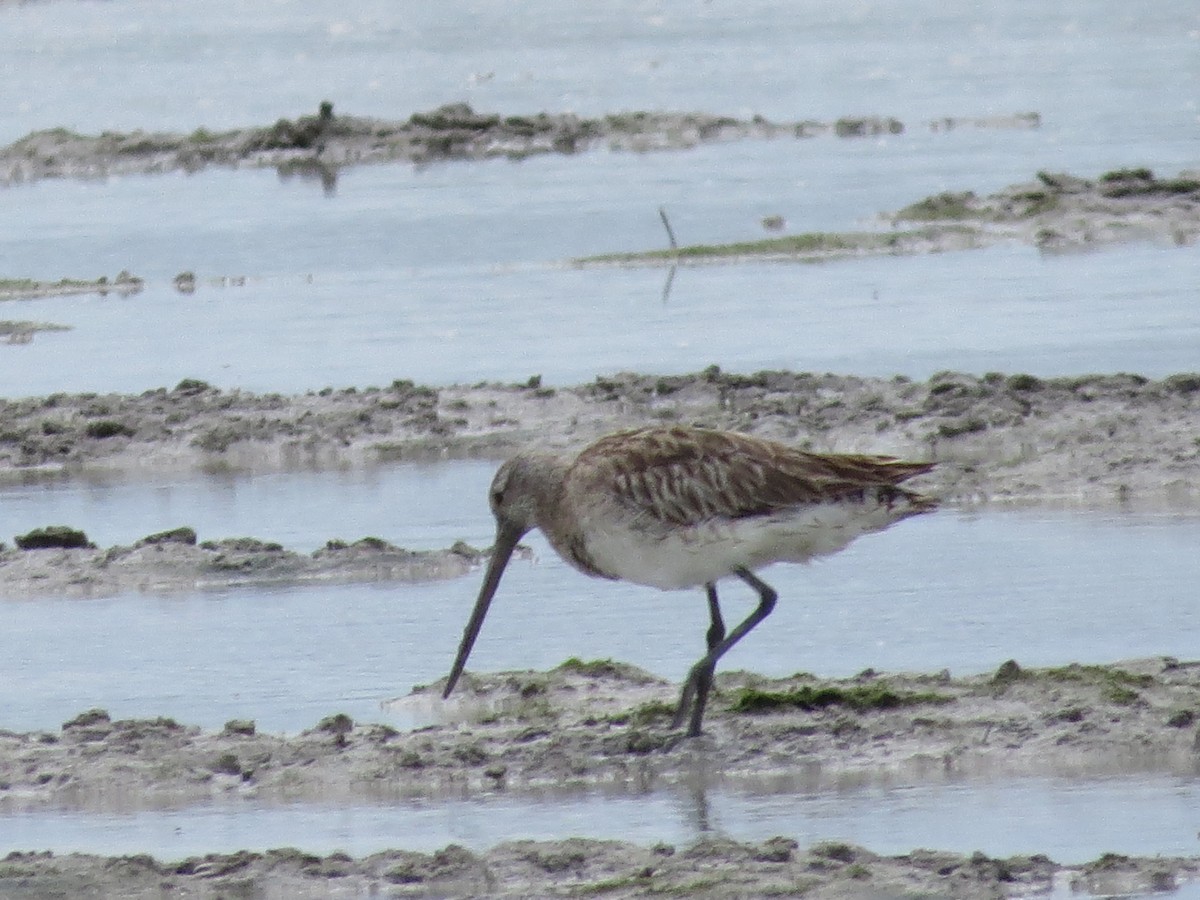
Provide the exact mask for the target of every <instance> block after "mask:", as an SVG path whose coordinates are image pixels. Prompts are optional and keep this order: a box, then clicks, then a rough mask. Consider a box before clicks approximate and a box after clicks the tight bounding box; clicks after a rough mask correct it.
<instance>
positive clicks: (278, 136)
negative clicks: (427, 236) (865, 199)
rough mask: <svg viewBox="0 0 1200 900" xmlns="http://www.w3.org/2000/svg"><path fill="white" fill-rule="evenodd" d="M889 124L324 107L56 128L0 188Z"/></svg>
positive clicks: (1028, 124)
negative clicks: (237, 123) (246, 124)
mask: <svg viewBox="0 0 1200 900" xmlns="http://www.w3.org/2000/svg"><path fill="white" fill-rule="evenodd" d="M1040 124H1041V119H1040V116H1038V114H1037V113H1018V114H1014V115H1010V116H993V117H984V118H971V117H945V118H941V119H937V120H934V121H932V122H926V123H922V125H921V126H919V127H924V128H926V129H930V130H933V131H940V132H944V131H950V130H953V129H954V128H1006V129H1011V128H1019V129H1027V128H1037V127H1038V126H1039V125H1040ZM904 131H905V125H904V123H903V122H901V121H899V120H898V119H895V118H892V117H888V116H847V117H843V118H841V119H838V120H836V121H832V122H819V121H814V120H803V121H793V122H771V121H768V120H767V119H765V118H763V117H762V116H754V117H752V118H750V119H740V118H737V117H734V116H724V115H717V114H711V113H672V112H646V111H638V112H623V113H613V114H609V115H606V116H602V117H599V118H586V117H581V116H577V115H574V114H571V113H546V112H542V113H536V114H533V115H499V114H496V113H490V112H487V113H485V112H476V111H475V110H474V109H472V108H471V107H470V106H468V105H467V104H465V103H451V104H447V105H444V106H440V107H438V108H436V109H433V110H429V111H427V112H417V113H413V114H412V115H411V116H410V117H409V118H407V119H401V120H387V119H375V118H365V117H361V116H347V115H342V114H339V113H335V112H334V108H333V104H332V103H330V102H324V103H322V104H321V105H320V107H319V109H318V110H317V113H316V114H315V115H306V116H300V117H298V118H296V119H280V120H278V121H277V122H276V123H275V124H273V125H268V126H260V127H252V128H242V129H235V130H232V131H224V132H213V131H209V130H208V129H205V128H197V129H196V130H195V131H193V132H192V133H191V134H175V133H163V132H144V131H134V132H130V133H116V132H105V133H104V134H101V135H98V136H89V135H81V134H77V133H75V132H73V131H71V130H70V129H67V128H53V129H48V130H45V131H37V132H33V133H32V134H29V135H26V136H25V137H23V138H21V139H20V140H18V141H15V142H14V143H12V144H10V145H8V146H7V147H3V148H0V185H4V184H19V183H27V182H32V181H37V180H40V179H43V178H105V177H109V176H117V175H134V174H158V173H163V172H172V171H187V172H195V171H199V170H201V169H204V168H207V167H209V166H221V167H227V168H229V167H232V168H275V169H278V170H279V172H280V174H281V175H286V176H291V175H299V176H302V177H305V176H306V177H312V178H315V179H318V180H320V181H321V182H322V183H323V184H325V185H326V187H327V188H331V187H332V186H333V185H335V184H336V180H337V173H338V171H339V170H341V169H343V168H346V167H348V166H357V165H365V164H371V163H381V162H408V163H415V164H427V163H435V162H444V161H450V160H474V159H490V158H506V159H522V158H525V157H528V156H534V155H539V154H545V153H565V154H572V153H581V152H585V151H587V150H591V149H595V148H599V147H604V148H607V149H609V150H621V151H634V152H649V151H656V150H681V149H687V148H690V147H695V146H698V145H700V144H704V143H711V142H717V141H735V140H749V139H757V140H764V139H770V138H784V137H791V138H798V139H802V138H811V137H818V136H823V135H834V136H837V137H841V138H862V137H871V136H874V135H880V134H902V133H903V132H904Z"/></svg>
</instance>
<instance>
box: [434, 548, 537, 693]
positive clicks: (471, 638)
mask: <svg viewBox="0 0 1200 900" xmlns="http://www.w3.org/2000/svg"><path fill="white" fill-rule="evenodd" d="M520 539H521V533H520V532H518V531H516V530H513V529H508V528H505V527H504V526H503V525H499V526H497V528H496V543H495V544H494V545H493V546H492V558H491V560H489V561H488V567H487V573H486V574H485V575H484V576H483V586H482V587H481V588H480V589H479V599H478V600H476V601H475V609H474V610H473V611H472V612H471V618H470V619H469V620H468V621H467V627H466V628H464V629H463V636H462V643H460V644H459V645H458V656H457V657H455V659H454V667H453V668H452V669H451V670H450V677H449V678H447V679H446V689H445V690H444V691H442V698H443V699H445V698H446V697H449V696H450V692H451V691H452V690H454V685H455V684H456V683H457V682H458V676H459V675H461V674H462V671H463V667H464V666H465V665H466V664H467V657H468V656H470V655H471V647H472V646H474V644H475V638H477V637H478V636H479V629H480V627H481V626H482V625H483V618H484V616H486V615H487V611H488V606H489V605H490V604H491V602H492V597H493V596H494V595H495V593H496V588H497V587H499V586H500V576H501V575H503V574H504V567H505V566H507V565H508V559H509V557H510V556H512V552H513V549H514V548H515V547H516V546H517V541H519V540H520Z"/></svg>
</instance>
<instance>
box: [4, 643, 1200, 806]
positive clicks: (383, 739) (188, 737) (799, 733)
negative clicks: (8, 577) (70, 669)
mask: <svg viewBox="0 0 1200 900" xmlns="http://www.w3.org/2000/svg"><path fill="white" fill-rule="evenodd" d="M443 686H444V682H443V681H441V680H439V682H435V683H434V684H431V685H418V686H416V687H414V688H413V689H412V691H411V692H410V693H409V694H408V695H406V696H404V697H399V698H397V699H395V700H393V701H390V702H389V703H388V704H386V706H387V707H388V708H389V709H391V710H393V711H394V712H406V713H409V714H412V715H414V716H415V717H417V718H418V719H419V720H424V721H428V722H431V723H432V724H428V725H426V726H424V727H421V728H417V729H414V730H411V731H398V730H397V729H395V728H392V727H390V726H388V725H384V724H370V723H365V724H364V723H356V722H354V721H352V720H351V719H350V718H349V717H348V716H346V715H344V714H340V713H336V712H334V713H332V714H331V715H329V716H327V717H326V718H324V719H322V720H321V721H320V722H317V723H314V725H313V727H312V728H310V729H308V730H305V731H302V732H300V733H299V734H265V733H261V732H258V731H257V729H256V728H255V725H254V723H253V722H252V721H242V720H235V721H231V722H228V723H226V725H225V727H224V729H223V730H221V731H214V732H205V731H202V730H201V729H199V728H196V727H193V726H187V725H183V724H180V723H178V722H176V721H174V720H173V719H169V718H158V719H129V720H113V719H111V718H110V716H109V715H108V713H107V712H105V711H104V710H87V711H84V712H81V713H80V714H79V715H78V716H77V717H76V718H74V719H72V720H71V721H69V722H66V723H64V724H63V726H62V728H61V729H60V730H58V731H35V732H27V733H13V732H7V731H0V786H2V789H0V810H3V811H5V812H21V811H28V810H35V809H82V810H88V811H95V812H102V811H105V810H110V809H112V808H113V807H114V805H117V806H121V807H122V808H128V807H130V805H131V804H133V805H134V807H136V808H143V809H169V808H182V807H186V806H189V805H193V804H197V803H209V802H212V801H214V800H217V799H220V798H222V797H225V798H240V799H245V800H253V801H255V802H261V803H283V802H297V801H313V802H316V801H318V800H320V799H321V798H323V797H328V796H330V794H331V793H332V794H336V795H338V796H341V797H343V798H345V799H347V800H349V799H357V800H360V801H364V802H379V801H389V800H390V801H393V802H394V801H398V800H403V799H419V798H425V799H436V798H438V797H443V796H455V797H460V798H466V797H472V796H481V797H482V796H494V795H497V794H510V795H517V794H530V795H537V794H538V793H539V792H542V791H545V790H560V791H561V790H588V789H593V788H604V789H607V790H616V791H620V790H628V791H631V792H638V791H646V790H652V789H656V788H662V787H671V786H678V785H686V786H689V787H696V786H699V787H702V788H705V789H713V788H722V787H723V788H735V789H736V788H739V787H740V788H751V787H756V786H757V787H761V786H763V785H767V784H787V783H794V784H798V785H799V784H803V785H805V786H806V788H809V789H819V788H822V787H823V788H831V787H837V786H845V785H847V784H855V783H870V781H871V780H872V779H881V778H888V779H900V780H905V779H912V780H918V781H930V780H933V781H940V780H955V779H962V778H969V777H989V778H992V777H1008V776H1024V775H1039V776H1040V775H1056V776H1076V777H1078V776H1100V775H1107V774H1112V773H1114V772H1126V773H1132V772H1146V773H1150V772H1159V773H1172V774H1180V775H1195V774H1196V773H1197V771H1198V767H1200V761H1198V760H1197V756H1196V751H1197V747H1198V745H1200V727H1198V726H1200V708H1198V707H1197V705H1196V697H1197V691H1198V690H1200V663H1196V662H1188V661H1180V660H1178V659H1174V658H1170V657H1156V658H1151V659H1141V660H1130V661H1126V662H1122V663H1111V664H1105V665H1084V664H1073V665H1069V666H1060V667H1055V668H1048V669H1025V668H1022V667H1021V666H1020V665H1019V664H1018V663H1017V662H1016V661H1010V662H1008V663H1005V664H1004V665H1003V666H1001V667H1000V668H999V669H998V670H997V671H996V672H994V673H990V674H984V675H972V676H966V677H960V678H955V677H951V676H950V675H949V674H948V673H945V672H939V673H930V674H887V673H878V672H875V671H872V670H868V671H865V672H863V673H860V674H859V675H857V676H855V677H852V678H841V679H824V678H817V677H815V676H812V675H807V674H797V675H793V676H790V677H787V678H778V679H769V678H765V677H763V676H760V675H756V674H753V673H750V672H742V671H735V672H728V673H718V681H717V686H716V693H715V694H714V696H713V700H712V702H711V709H710V710H709V714H708V718H706V721H705V734H704V735H703V736H702V737H700V738H695V739H689V738H685V737H684V736H683V732H682V730H673V729H672V728H671V716H672V713H673V712H674V704H675V702H676V700H677V692H678V685H676V684H672V683H670V682H668V681H666V680H664V679H661V678H658V677H657V676H654V675H651V674H649V673H647V672H645V671H643V670H641V669H638V668H636V667H634V666H631V665H628V664H626V663H621V662H616V661H610V660H596V661H588V662H583V661H580V660H576V659H571V660H567V661H566V662H565V663H563V664H562V665H560V666H558V667H557V668H555V669H551V670H549V671H546V672H536V671H517V672H493V673H474V672H472V673H469V674H468V675H467V676H464V680H463V683H462V689H461V690H460V691H458V692H456V694H455V695H453V696H452V697H451V699H450V700H447V701H443V700H442V699H441V693H440V689H441V687H443Z"/></svg>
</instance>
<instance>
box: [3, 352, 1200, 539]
mask: <svg viewBox="0 0 1200 900" xmlns="http://www.w3.org/2000/svg"><path fill="white" fill-rule="evenodd" d="M671 422H681V423H688V424H694V425H700V426H705V427H713V428H727V429H735V430H740V431H745V432H749V433H753V434H757V435H761V436H764V437H768V438H774V439H778V440H782V441H784V442H787V443H790V444H794V445H796V446H800V447H803V448H805V449H811V450H816V451H829V452H875V453H887V454H892V455H897V456H903V457H911V458H914V459H933V460H935V461H937V462H938V467H937V469H936V470H935V471H934V472H933V473H932V474H931V475H929V476H924V477H923V480H922V484H921V489H922V490H928V491H931V492H933V493H936V494H937V495H938V496H939V497H941V498H942V499H943V500H945V501H947V502H950V503H958V504H971V503H989V502H1064V503H1075V504H1080V505H1084V506H1093V507H1106V506H1110V505H1112V504H1114V503H1137V502H1142V503H1147V504H1150V503H1156V504H1163V503H1169V504H1177V505H1182V506H1190V505H1193V504H1194V503H1195V502H1197V500H1200V494H1197V487H1198V485H1200V480H1198V476H1200V444H1198V443H1197V440H1196V435H1197V433H1200V374H1193V373H1180V374H1177V375H1172V376H1169V377H1166V378H1162V379H1149V378H1144V377H1142V376H1139V375H1135V374H1114V375H1089V376H1080V377H1067V378H1046V379H1042V378H1038V377H1036V376H1033V375H1029V374H1024V373H1013V374H1003V373H988V374H984V375H974V374H968V373H960V372H942V373H938V374H936V375H934V376H932V377H931V378H929V379H927V380H924V381H917V380H912V379H909V378H906V377H902V376H897V377H894V378H874V377H859V376H851V375H833V374H824V375H822V374H812V373H802V372H801V373H797V372H785V371H765V372H756V373H751V374H737V373H728V372H723V371H721V370H720V369H719V368H718V367H716V366H711V367H709V368H708V369H705V370H703V371H701V372H696V373H689V374H682V375H639V374H632V373H624V374H619V375H614V376H602V377H598V378H596V379H595V380H594V381H592V382H588V383H586V384H582V385H573V386H563V387H554V386H550V385H548V384H545V383H543V381H542V379H541V378H540V376H532V377H531V378H530V379H529V380H528V381H527V382H526V383H523V384H508V385H505V384H493V383H481V384H475V385H453V386H447V387H429V386H421V385H415V384H413V383H412V382H410V381H396V382H393V383H392V384H391V385H389V386H386V387H364V388H344V389H340V390H334V389H332V388H329V389H325V390H321V391H317V392H310V393H307V394H301V395H283V394H255V393H250V392H247V391H241V390H222V389H219V388H216V387H213V386H211V385H208V384H206V383H205V382H202V381H197V380H194V379H185V380H184V381H181V382H180V383H179V384H177V385H176V386H175V387H174V388H170V389H167V388H158V389H155V390H150V391H146V392H144V393H142V394H52V395H49V396H46V397H29V398H23V399H11V400H0V480H2V481H6V482H9V483H14V482H16V483H20V482H32V481H37V480H41V479H54V478H72V477H81V476H88V475H97V474H105V473H107V474H112V475H119V476H123V477H137V476H138V475H139V474H149V473H162V472H223V473H229V472H235V473H236V472H243V473H252V472H268V471H287V470H298V469H314V468H315V469H320V468H330V467H345V466H370V465H379V464H387V463H394V462H397V461H404V460H431V459H466V458H486V459H496V460H499V459H503V458H504V457H505V456H507V455H508V454H510V453H512V452H513V451H515V450H516V449H518V448H521V447H525V446H529V445H535V444H540V445H544V446H549V447H555V448H567V447H572V446H579V445H582V444H583V443H586V442H588V441H590V440H593V439H595V438H596V437H598V436H600V435H602V434H605V433H607V432H610V431H613V430H616V429H619V428H628V427H638V426H643V425H648V424H662V423H671ZM47 524H50V523H47ZM180 524H181V525H186V524H187V523H180ZM219 537H225V536H219ZM264 537H269V536H264Z"/></svg>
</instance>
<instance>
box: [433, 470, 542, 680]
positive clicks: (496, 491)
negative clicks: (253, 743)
mask: <svg viewBox="0 0 1200 900" xmlns="http://www.w3.org/2000/svg"><path fill="white" fill-rule="evenodd" d="M562 475H563V471H562V468H561V464H559V463H558V461H557V459H556V458H555V457H551V456H548V455H543V454H535V453H523V454H520V455H518V456H514V457H513V458H512V459H510V460H509V461H508V462H506V463H504V465H502V466H501V467H500V468H499V470H497V472H496V476H495V477H494V478H493V479H492V486H491V488H490V489H489V490H488V504H489V505H490V506H491V508H492V515H494V516H495V517H496V542H495V543H494V544H493V545H492V556H491V559H489V560H488V566H487V571H486V572H485V573H484V576H483V584H482V586H480V588H479V597H478V599H477V600H476V601H475V609H474V610H473V611H472V613H471V618H470V620H469V621H468V622H467V627H466V629H465V630H464V632H463V638H462V643H461V644H460V645H459V648H458V657H457V658H456V659H455V660H454V666H453V667H452V668H451V670H450V676H449V678H448V679H447V680H446V687H445V690H444V691H443V694H442V696H444V697H448V696H449V695H450V692H451V691H452V690H454V685H455V683H456V682H457V681H458V677H459V675H461V674H462V670H463V667H464V666H465V665H466V663H467V657H468V656H469V655H470V653H471V647H472V646H473V645H474V643H475V638H476V637H477V636H478V634H479V629H480V627H481V626H482V625H483V619H484V616H486V615H487V610H488V607H489V606H490V605H491V602H492V597H494V596H495V594H496V589H497V588H498V587H499V586H500V576H501V575H503V574H504V567H505V566H507V565H508V560H509V558H510V557H511V556H512V553H513V550H515V549H516V546H517V542H518V541H519V540H521V538H522V537H524V536H525V535H526V534H528V533H529V531H530V530H531V529H533V528H535V527H537V524H538V521H539V517H540V516H541V515H543V514H544V512H545V510H546V509H547V508H549V505H550V504H552V503H554V502H556V500H557V496H558V492H559V490H560V489H561V485H562Z"/></svg>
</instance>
